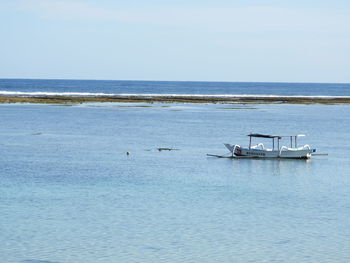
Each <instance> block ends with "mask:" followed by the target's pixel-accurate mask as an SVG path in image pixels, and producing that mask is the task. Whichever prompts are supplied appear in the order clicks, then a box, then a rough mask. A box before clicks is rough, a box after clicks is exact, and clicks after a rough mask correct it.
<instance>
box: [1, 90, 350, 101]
mask: <svg viewBox="0 0 350 263" xmlns="http://www.w3.org/2000/svg"><path fill="white" fill-rule="evenodd" d="M1 95H2V96H19V97H20V96H28V97H30V96H32V97H35V96H37V97H42V96H82V97H103V96H106V97H113V96H119V97H151V98H152V97H193V98H309V99H338V98H343V99H350V96H329V95H316V96H310V95H268V94H214V95H213V94H156V93H149V94H135V93H120V94H117V93H115V94H114V93H92V92H24V91H5V90H0V96H1Z"/></svg>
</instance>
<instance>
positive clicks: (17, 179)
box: [0, 80, 350, 263]
mask: <svg viewBox="0 0 350 263" xmlns="http://www.w3.org/2000/svg"><path fill="white" fill-rule="evenodd" d="M6 81H7V80H2V81H1V83H2V84H1V90H2V89H5V88H4V87H5V86H6V85H9V86H11V85H12V86H11V87H12V88H13V89H14V90H15V89H22V90H23V89H27V90H32V89H33V88H30V87H28V86H27V85H24V86H25V88H24V87H23V86H22V85H18V86H17V88H16V87H15V85H14V84H13V82H16V81H17V80H14V81H8V82H11V83H12V84H11V85H10V84H4V83H6ZM18 81H19V82H21V81H24V80H18ZM24 82H32V84H33V85H34V86H35V85H37V84H35V83H40V85H41V84H43V83H48V84H47V86H46V88H45V89H50V88H51V89H53V90H55V91H56V90H57V89H58V86H59V85H58V84H57V82H56V81H52V82H50V81H47V82H46V81H34V80H33V81H24ZM50 83H56V84H55V85H53V87H51V86H50ZM58 83H61V84H62V83H63V84H62V85H63V88H62V89H66V90H68V91H71V90H72V89H69V88H68V87H66V86H65V85H66V84H64V83H78V82H75V81H58ZM82 83H84V81H83V82H82ZM86 83H90V84H91V83H103V82H93V81H92V82H89V81H87V82H86ZM106 83H110V85H112V86H113V85H117V84H116V83H119V84H118V85H121V84H120V83H125V84H126V83H129V84H127V85H130V86H133V85H132V84H130V83H138V82H112V81H111V82H106ZM113 83H114V84H113ZM27 84H28V83H27ZM165 84H166V83H165ZM184 84H186V83H184ZM197 84H198V83H197ZM197 84H195V85H197ZM38 85H39V84H38ZM40 85H39V86H40ZM57 85H58V86H57ZM168 85H170V86H171V84H170V83H168ZM174 85H180V84H179V83H175V84H174ZM189 85H192V84H191V83H190V84H189ZM198 85H199V84H198ZM210 85H214V84H213V83H212V84H210ZM220 85H233V86H234V85H238V84H218V86H220ZM246 85H248V84H246ZM249 85H255V84H249ZM256 85H261V84H256ZM263 85H269V84H263ZM271 85H272V84H271ZM273 85H275V84H273ZM276 85H277V84H276ZM283 85H290V84H283ZM300 85H306V84H300ZM324 85H331V84H324ZM9 86H6V89H7V90H9V89H10V88H9ZM78 86H80V88H79V89H80V91H81V90H83V91H84V92H85V90H84V89H83V88H82V87H81V84H79V85H78ZM101 86H103V85H101ZM107 86H108V85H107ZM151 86H152V85H151ZM292 86H293V85H292ZM321 86H322V85H321ZM137 87H138V85H136V84H135V86H134V89H137ZM199 87H201V86H200V85H199ZM75 88H77V87H75ZM220 88H221V89H222V88H223V87H222V86H220ZM338 88H339V87H338ZM41 89H43V87H42V86H41ZM98 89H99V87H93V85H92V84H91V86H90V88H88V91H87V92H91V91H93V92H95V91H97V90H98ZM110 89H112V91H109V90H108V89H107V88H106V87H105V90H104V91H103V92H113V93H114V92H115V89H118V88H117V87H115V86H113V87H110ZM126 89H128V90H124V91H122V92H130V89H133V88H131V87H129V88H126ZM158 89H159V90H160V87H158ZM173 89H174V90H176V89H175V88H174V87H173ZM183 89H184V90H185V88H183ZM259 89H261V88H258V87H255V90H259ZM322 89H323V88H320V89H319V90H322ZM340 89H343V90H348V88H346V86H344V87H343V88H340ZM159 90H158V91H154V92H159ZM209 90H210V89H209V88H208V87H206V91H205V92H203V93H208V92H209ZM324 90H326V89H324ZM138 92H139V91H138ZM145 92H147V93H148V92H150V91H149V90H145ZM167 92H168V91H167ZM169 92H170V91H169ZM171 92H174V91H171ZM235 92H236V91H235ZM254 92H255V91H254ZM261 92H262V93H265V92H264V91H261ZM116 93H119V91H118V92H116ZM133 93H135V92H133ZM181 93H182V91H181ZM186 93H188V92H186ZM191 93H194V91H191ZM219 93H221V91H220V92H219ZM299 93H300V92H298V94H299ZM319 93H320V92H317V94H319ZM322 94H323V93H322ZM337 95H338V93H337ZM250 132H260V133H273V134H276V133H281V134H287V133H288V134H290V133H293V134H294V133H304V134H306V135H307V136H306V137H302V138H300V140H299V145H302V144H309V145H310V146H311V147H313V148H317V152H318V153H329V155H328V156H314V157H313V158H312V159H311V160H307V161H306V160H256V159H250V160H249V159H234V160H232V159H217V158H213V157H207V156H206V154H207V153H213V154H226V153H227V150H226V148H225V147H224V145H223V143H232V144H235V143H238V144H240V145H247V143H248V138H247V136H246V134H248V133H250ZM349 135H350V105H317V104H313V105H288V104H270V105H269V104H181V103H172V104H162V103H153V104H147V103H86V104H78V105H74V104H73V105H40V104H39V105H36V104H0V262H1V263H2V262H3V263H115V262H117V263H119V262H120V263H130V262H140V263H164V262H169V263H183V262H193V263H197V262H198V263H202V262H208V263H217V262H222V263H231V262H291V263H292V262H293V263H294V262H344V263H347V262H350V220H349V218H350V158H349V156H350V145H349V143H348V142H349ZM256 142H260V141H256ZM262 142H263V143H265V145H268V144H269V141H268V140H267V141H266V140H265V141H262ZM285 144H288V140H287V141H286V142H285ZM159 147H170V148H175V149H177V150H174V151H158V150H157V148H159ZM126 152H130V153H131V154H130V155H129V156H128V155H126Z"/></svg>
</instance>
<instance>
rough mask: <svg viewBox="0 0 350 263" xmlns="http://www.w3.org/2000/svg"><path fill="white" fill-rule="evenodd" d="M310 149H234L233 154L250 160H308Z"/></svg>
mask: <svg viewBox="0 0 350 263" xmlns="http://www.w3.org/2000/svg"><path fill="white" fill-rule="evenodd" d="M312 151H313V150H312V149H303V150H284V151H277V150H262V149H248V148H241V147H240V148H236V149H235V151H234V154H235V155H236V156H246V157H252V158H257V157H258V158H288V159H308V158H311V153H312Z"/></svg>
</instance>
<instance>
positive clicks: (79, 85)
mask: <svg viewBox="0 0 350 263" xmlns="http://www.w3.org/2000/svg"><path fill="white" fill-rule="evenodd" d="M4 91H5V92H9V91H11V92H44V93H45V92H55V93H72V92H73V93H81V94H82V95H83V94H84V93H85V94H86V93H95V94H100V93H104V94H188V95H243V94H249V95H287V96H289V95H304V96H350V84H331V83H330V84H328V83H267V82H185V81H182V82H180V81H127V80H124V81H118V80H35V79H32V80H31V79H0V95H1V94H2V92H4Z"/></svg>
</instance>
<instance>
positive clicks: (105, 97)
mask: <svg viewBox="0 0 350 263" xmlns="http://www.w3.org/2000/svg"><path fill="white" fill-rule="evenodd" d="M16 102H18V103H21V102H22V103H84V102H189V103H230V102H247V103H294V104H308V103H350V96H324V95H317V96H304V95H261V94H257V95H253V94H222V95H220V94H108V93H89V92H84V93H80V92H60V93H58V92H22V91H0V103H16Z"/></svg>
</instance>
